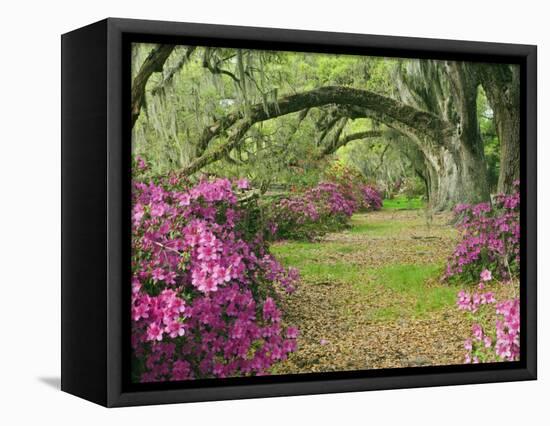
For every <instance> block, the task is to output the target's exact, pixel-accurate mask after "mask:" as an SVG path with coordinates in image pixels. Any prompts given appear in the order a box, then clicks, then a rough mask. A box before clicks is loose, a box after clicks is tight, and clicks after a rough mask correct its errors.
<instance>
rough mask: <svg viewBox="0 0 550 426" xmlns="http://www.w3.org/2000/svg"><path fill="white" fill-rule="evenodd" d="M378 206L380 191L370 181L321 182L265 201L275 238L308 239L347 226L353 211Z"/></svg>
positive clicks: (373, 208)
mask: <svg viewBox="0 0 550 426" xmlns="http://www.w3.org/2000/svg"><path fill="white" fill-rule="evenodd" d="M381 208H382V197H381V195H380V193H379V192H378V191H377V190H376V188H374V187H373V186H370V185H360V186H357V188H355V187H354V188H352V187H351V186H350V185H347V184H341V183H334V182H321V183H319V184H318V185H317V186H315V187H313V188H309V189H307V190H306V191H304V192H303V193H299V194H294V195H292V196H290V197H286V198H283V199H281V200H279V201H277V202H276V203H272V204H270V205H268V207H267V208H266V210H267V211H268V216H269V221H270V223H271V224H272V225H271V228H272V234H273V237H274V238H275V239H312V238H315V237H318V236H320V235H323V234H325V233H326V232H330V231H337V230H339V229H342V228H344V227H346V226H347V223H348V220H349V218H350V217H351V216H352V214H353V213H355V212H357V211H360V210H362V211H369V210H379V209H381Z"/></svg>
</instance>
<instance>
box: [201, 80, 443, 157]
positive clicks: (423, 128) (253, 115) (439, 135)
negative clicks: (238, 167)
mask: <svg viewBox="0 0 550 426" xmlns="http://www.w3.org/2000/svg"><path fill="white" fill-rule="evenodd" d="M330 104H336V105H344V106H352V107H360V108H363V109H364V110H365V111H366V112H367V113H371V115H373V116H375V118H376V119H377V120H378V121H380V122H382V123H385V124H390V125H392V124H394V125H395V124H396V123H397V124H400V125H401V126H403V127H406V129H407V130H408V131H410V132H417V133H419V134H422V136H423V137H429V138H431V139H432V140H434V141H439V140H443V136H444V135H445V133H447V132H452V131H453V129H452V126H450V124H449V123H448V122H446V121H443V120H442V119H441V118H439V117H438V116H436V115H434V114H432V113H429V112H426V111H422V110H419V109H417V108H414V107H412V106H409V105H405V104H403V103H402V102H399V101H397V100H395V99H392V98H389V97H386V96H383V95H379V94H377V93H374V92H370V91H367V90H360V89H353V88H350V87H343V86H326V87H321V88H319V89H314V90H310V91H307V92H302V93H298V94H294V95H290V96H285V97H282V98H280V99H279V100H278V101H277V102H276V103H271V104H269V105H267V108H266V105H264V104H262V103H259V104H255V105H251V106H250V108H249V111H248V112H249V114H248V119H249V120H250V121H251V122H252V124H254V123H257V122H261V121H265V120H269V119H272V118H275V117H280V116H282V115H286V114H291V113H293V112H297V111H301V110H303V109H306V108H314V107H320V106H324V105H330ZM365 116H366V115H364V117H365ZM243 119H244V114H243V113H242V112H233V113H230V114H228V115H226V116H224V117H222V118H221V119H219V120H218V121H216V122H215V123H213V124H211V125H209V126H208V127H206V128H205V129H204V131H203V133H202V135H201V137H200V138H199V141H198V144H197V152H198V153H199V155H200V154H202V153H203V152H204V151H205V149H206V148H207V147H208V144H209V143H210V141H211V140H212V139H213V138H215V137H216V136H218V135H220V134H221V133H223V132H225V131H227V130H228V129H229V128H231V127H232V126H233V125H235V123H237V122H238V121H240V120H243ZM205 155H208V154H205Z"/></svg>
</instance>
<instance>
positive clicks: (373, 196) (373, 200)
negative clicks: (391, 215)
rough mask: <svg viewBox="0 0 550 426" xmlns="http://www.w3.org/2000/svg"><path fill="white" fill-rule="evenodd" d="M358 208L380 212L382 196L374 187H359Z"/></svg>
mask: <svg viewBox="0 0 550 426" xmlns="http://www.w3.org/2000/svg"><path fill="white" fill-rule="evenodd" d="M360 207H361V208H362V209H363V210H367V211H371V210H380V209H381V208H382V196H381V195H380V192H379V191H378V190H377V189H376V188H375V187H374V186H371V185H362V186H361V197H360Z"/></svg>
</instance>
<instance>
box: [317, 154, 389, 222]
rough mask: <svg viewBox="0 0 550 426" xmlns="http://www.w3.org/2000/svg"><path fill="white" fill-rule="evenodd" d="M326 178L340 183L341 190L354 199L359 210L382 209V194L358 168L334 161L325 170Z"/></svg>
mask: <svg viewBox="0 0 550 426" xmlns="http://www.w3.org/2000/svg"><path fill="white" fill-rule="evenodd" d="M325 179H326V180H327V181H328V182H333V183H336V184H338V185H339V188H340V191H341V192H342V193H343V194H345V195H346V197H348V198H351V199H354V200H355V202H356V209H357V210H358V211H372V210H380V209H381V208H382V196H381V194H380V191H379V190H378V189H377V188H376V186H375V185H373V184H370V183H369V182H368V180H367V179H366V178H365V176H364V175H363V174H362V173H361V172H360V171H359V170H357V169H356V168H354V167H349V166H346V165H344V164H342V163H341V162H335V163H332V165H331V166H330V167H329V168H328V169H327V170H326V171H325Z"/></svg>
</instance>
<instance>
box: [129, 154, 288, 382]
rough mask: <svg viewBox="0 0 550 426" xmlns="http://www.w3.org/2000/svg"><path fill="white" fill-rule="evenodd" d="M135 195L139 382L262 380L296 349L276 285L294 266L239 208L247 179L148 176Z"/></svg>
mask: <svg viewBox="0 0 550 426" xmlns="http://www.w3.org/2000/svg"><path fill="white" fill-rule="evenodd" d="M142 161H143V160H141V161H140V159H138V160H137V164H136V167H134V173H135V174H136V175H135V176H134V180H133V191H132V202H133V203H132V205H133V207H132V300H131V319H132V348H133V356H134V359H133V366H132V372H133V375H134V378H135V379H136V380H137V381H141V382H153V381H165V380H188V379H198V378H211V377H228V376H243V375H261V374H266V373H267V372H268V370H269V368H270V367H271V366H272V365H273V364H274V363H276V362H278V361H281V360H284V359H285V358H286V357H287V356H288V354H289V353H291V352H293V351H295V350H296V347H297V345H296V337H297V335H298V331H297V330H296V329H295V328H293V327H289V328H287V329H286V330H285V328H284V327H283V325H282V318H281V311H280V309H279V307H278V306H277V294H278V293H277V290H276V287H279V288H282V289H283V290H286V291H288V292H291V291H293V289H294V285H295V283H296V282H297V280H298V278H299V277H298V273H297V271H296V270H294V269H285V268H283V267H282V265H281V264H280V263H279V262H278V261H277V260H276V259H275V258H274V257H273V256H272V255H271V254H270V253H269V251H268V247H267V245H266V243H265V242H264V240H263V238H262V232H263V230H262V229H260V227H259V226H258V229H253V227H252V229H251V225H250V224H251V220H250V217H249V216H250V212H249V210H248V209H247V208H244V207H242V206H241V205H240V204H239V202H238V198H237V197H238V194H239V192H240V191H243V190H245V189H247V188H248V186H249V184H248V182H247V181H246V180H239V181H237V182H234V183H233V182H231V181H229V180H228V179H217V180H212V181H208V180H203V181H201V182H199V183H198V184H196V185H194V186H191V185H189V183H188V182H187V181H186V180H185V179H183V178H180V177H178V176H176V175H172V176H170V177H168V178H162V179H154V178H144V176H145V175H144V174H142V172H145V171H146V165H145V164H144V163H142Z"/></svg>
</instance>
